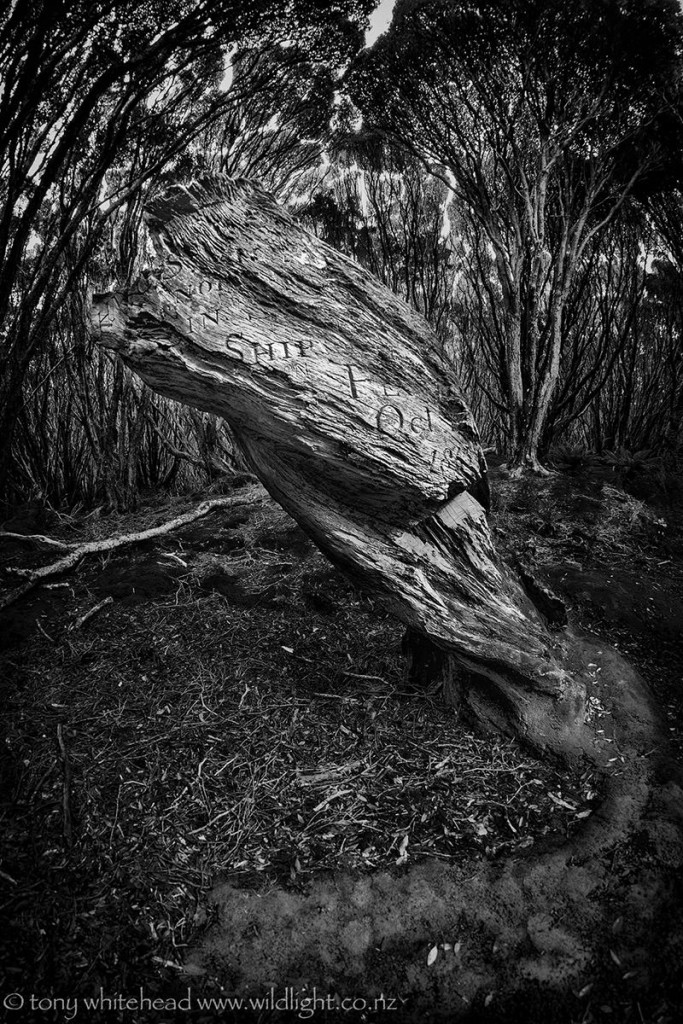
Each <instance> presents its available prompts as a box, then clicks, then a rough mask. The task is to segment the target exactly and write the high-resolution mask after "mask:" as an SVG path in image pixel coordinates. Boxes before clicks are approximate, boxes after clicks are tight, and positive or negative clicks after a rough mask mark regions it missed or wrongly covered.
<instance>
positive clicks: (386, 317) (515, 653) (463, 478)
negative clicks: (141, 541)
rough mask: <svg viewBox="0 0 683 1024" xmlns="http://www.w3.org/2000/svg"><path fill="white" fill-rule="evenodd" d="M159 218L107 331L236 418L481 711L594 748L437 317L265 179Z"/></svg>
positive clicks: (149, 367)
mask: <svg viewBox="0 0 683 1024" xmlns="http://www.w3.org/2000/svg"><path fill="white" fill-rule="evenodd" d="M148 225H149V229H150V231H151V234H152V238H153V245H154V249H155V252H156V257H157V258H156V262H155V265H154V268H153V270H152V271H151V272H150V273H148V275H147V276H146V277H145V278H143V279H141V280H139V281H138V282H137V284H136V286H135V287H134V288H133V289H130V290H128V291H120V292H114V293H110V294H108V295H106V296H99V297H96V300H95V309H94V328H95V330H96V331H97V332H98V333H99V335H100V337H101V340H102V342H103V343H104V344H105V345H108V346H110V347H112V348H114V349H116V350H117V351H118V352H119V353H120V354H121V355H122V357H123V358H124V360H125V361H126V362H127V363H128V364H129V365H130V366H131V367H133V368H134V369H135V370H136V371H137V372H138V373H139V374H140V375H141V376H142V377H143V378H144V379H145V380H146V381H147V383H149V384H150V385H151V386H152V387H153V388H155V389H156V390H158V391H160V392H162V393H163V394H166V395H168V396H170V397H174V398H177V399H180V400H182V401H184V402H186V403H188V404H190V405H194V406H196V407H198V408H202V409H205V410H207V411H210V412H214V413H217V414H219V415H221V416H223V417H225V419H226V420H227V421H228V422H229V424H230V425H231V427H232V429H233V431H234V434H235V437H236V439H237V441H238V444H239V445H240V447H241V449H242V451H243V452H244V454H245V456H246V458H247V460H248V462H249V463H250V465H251V466H252V468H253V469H254V472H255V473H256V474H257V475H258V476H259V477H260V479H261V480H262V481H263V483H264V484H265V486H266V487H267V489H268V490H269V491H270V493H271V494H272V495H273V497H274V498H276V500H277V501H279V502H280V504H281V505H282V506H283V507H284V508H285V509H286V510H287V511H288V512H289V513H290V514H291V515H292V516H293V518H294V519H296V521H297V522H298V523H299V524H300V525H301V526H302V528H303V529H304V530H305V531H306V532H307V533H308V534H309V536H311V538H312V539H313V540H314V542H315V543H316V544H317V545H318V546H319V547H320V548H321V549H322V550H323V551H324V553H325V554H326V555H327V556H328V557H329V558H330V559H331V561H333V562H334V563H335V564H336V565H338V566H340V567H341V568H342V569H343V570H344V571H345V572H346V573H348V574H349V575H350V576H352V577H353V578H355V579H356V580H357V581H358V582H360V583H361V584H362V585H363V586H365V587H366V588H368V589H370V590H371V591H372V592H373V593H375V594H377V595H378V596H380V597H381V598H382V600H383V601H384V603H385V605H386V606H387V607H388V608H389V609H390V610H391V611H392V612H393V613H395V614H396V615H397V616H398V617H399V618H400V619H402V620H403V621H404V622H405V623H406V624H407V625H408V627H409V628H410V629H412V630H414V631H415V632H417V633H418V634H421V635H422V636H425V637H427V638H428V639H429V640H430V641H431V642H432V643H433V644H435V645H436V646H437V647H438V648H439V649H441V650H443V651H445V652H448V654H449V655H450V656H451V657H452V658H453V659H454V661H455V663H456V664H457V665H458V666H459V667H460V668H462V669H465V670H466V671H467V672H468V673H470V675H469V677H468V678H469V680H470V681H469V682H468V684H467V686H466V693H465V695H464V696H465V699H466V700H467V703H468V704H469V706H470V707H471V708H472V709H473V710H474V711H475V713H476V714H477V715H478V716H479V717H481V718H484V719H487V720H489V721H493V722H495V723H496V724H497V725H499V726H503V727H507V728H512V729H516V730H517V731H519V732H521V733H523V734H524V735H525V736H526V738H527V739H528V740H529V741H530V742H531V743H532V744H533V745H534V746H536V747H537V748H541V749H552V750H555V751H557V752H558V753H561V754H564V755H566V756H575V755H577V754H579V753H589V752H590V749H591V744H592V739H591V734H590V731H589V730H587V729H586V727H585V721H584V720H585V714H584V711H585V708H584V691H583V687H582V684H581V683H579V682H578V681H577V678H576V677H575V676H573V675H572V674H571V673H568V672H566V671H564V670H563V669H562V668H561V666H560V664H559V663H558V661H557V660H556V657H555V655H557V656H559V657H560V658H561V657H562V656H563V654H562V650H561V645H560V644H559V643H558V642H557V641H556V640H554V639H553V637H552V636H551V635H550V634H549V632H548V631H547V630H546V628H545V625H544V623H543V621H542V618H541V616H540V615H539V614H538V612H537V611H536V609H535V608H534V606H533V605H532V604H531V602H530V601H529V600H528V599H527V597H526V596H525V594H524V591H523V590H522V588H521V586H520V584H519V583H518V581H517V580H516V578H515V577H514V576H513V575H512V574H511V573H510V571H509V570H507V569H506V567H505V566H504V565H503V564H502V563H501V562H500V560H499V559H498V557H497V555H496V552H495V550H494V546H493V543H492V540H491V535H490V532H489V527H488V523H487V518H486V511H487V508H488V484H487V479H486V467H485V462H484V459H483V455H482V452H481V448H480V445H479V439H478V435H477V430H476V427H475V424H474V422H473V419H472V416H471V414H470V412H469V410H468V409H467V407H466V405H465V403H464V401H463V399H462V396H461V394H460V392H459V390H458V387H457V384H456V382H455V371H454V367H453V366H452V365H450V364H449V363H448V361H447V359H446V358H445V357H444V355H443V354H442V351H441V346H440V345H439V343H438V340H437V338H436V336H435V335H434V334H433V332H432V331H431V329H430V328H429V327H428V325H427V324H426V322H425V321H424V320H423V319H422V318H421V317H420V316H419V315H417V314H416V313H415V312H413V311H412V310H411V309H410V308H409V307H408V306H407V305H406V304H405V303H404V302H403V301H402V300H401V299H399V298H398V297H396V296H395V295H393V294H392V293H391V292H389V291H388V290H387V289H386V288H385V287H383V286H382V285H381V284H380V283H379V282H378V281H377V280H376V279H375V278H373V277H372V276H370V275H369V274H368V273H367V272H366V271H364V270H362V268H360V267H359V266H358V265H357V264H355V263H354V262H352V261H351V260H349V259H347V258H345V257H344V256H342V255H340V254H339V253H337V252H335V251H334V250H332V249H330V248H329V247H328V246H326V245H324V244H323V243H321V242H320V241H319V240H317V239H315V238H314V237H313V236H311V235H310V234H308V233H307V232H306V231H304V230H303V229H302V228H301V227H299V226H298V225H297V224H296V223H295V222H294V221H293V219H292V218H291V216H290V215H289V214H287V213H286V212H285V211H284V210H283V209H281V208H280V207H278V205H277V204H276V203H275V202H274V201H273V200H272V199H271V198H269V197H268V196H267V195H266V194H265V193H263V192H262V191H260V190H259V189H258V188H257V187H255V186H254V185H252V184H249V183H247V182H245V181H236V182H233V181H230V180H228V179H225V178H219V179H212V180H207V181H204V182H200V183H194V184H192V185H190V186H187V187H185V186H182V187H181V186H179V187H176V188H174V189H171V190H170V191H169V192H168V193H167V194H166V195H165V196H164V197H162V198H161V199H159V200H158V201H157V202H156V203H155V204H154V205H153V207H152V208H151V209H150V210H149V211H148Z"/></svg>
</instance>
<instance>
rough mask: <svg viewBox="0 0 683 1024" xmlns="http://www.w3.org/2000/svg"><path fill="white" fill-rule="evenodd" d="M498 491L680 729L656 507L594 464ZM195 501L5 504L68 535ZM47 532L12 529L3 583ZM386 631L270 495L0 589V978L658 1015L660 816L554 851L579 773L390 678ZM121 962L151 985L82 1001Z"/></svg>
mask: <svg viewBox="0 0 683 1024" xmlns="http://www.w3.org/2000/svg"><path fill="white" fill-rule="evenodd" d="M493 490H494V493H495V495H496V508H495V511H494V524H495V527H496V531H497V540H498V543H499V546H500V547H501V549H502V550H504V551H505V554H506V557H508V558H509V559H511V560H512V561H517V562H519V563H521V564H522V565H523V566H524V567H525V569H526V570H527V571H529V572H531V573H532V574H533V575H534V576H535V578H536V579H537V580H538V581H540V582H541V583H543V584H546V585H547V586H549V587H551V588H552V590H553V591H554V592H555V593H556V594H558V595H560V596H561V597H562V598H563V599H564V600H565V601H566V602H567V605H568V609H569V617H570V623H571V626H572V628H573V629H574V630H576V631H582V632H584V633H592V634H593V635H594V637H595V638H596V640H595V642H594V644H593V646H592V647H591V646H590V644H591V641H590V639H589V640H588V641H587V644H588V646H587V647H586V648H585V651H584V653H586V655H590V658H593V659H594V660H592V661H590V658H589V663H590V664H592V665H593V668H592V669H591V671H592V672H594V673H595V672H597V671H598V670H600V669H602V670H603V671H604V672H605V673H609V672H613V673H619V672H620V671H623V664H622V663H621V662H620V661H619V660H618V659H617V658H616V656H615V655H612V654H611V651H612V647H611V646H610V645H613V646H614V647H616V648H618V650H619V651H620V652H621V653H622V654H624V655H625V656H626V657H627V658H628V660H629V662H630V663H631V664H632V665H634V666H635V667H636V668H637V669H638V670H639V671H640V672H641V674H642V675H643V677H644V678H645V679H646V681H647V683H648V684H649V685H650V687H651V688H652V690H653V692H654V695H655V702H656V705H657V707H658V708H659V709H660V711H661V712H662V714H664V715H665V716H666V721H667V725H666V729H667V730H668V731H669V733H670V735H671V739H672V742H673V744H674V749H676V745H678V746H677V749H678V750H680V735H681V724H682V720H681V715H682V714H683V701H682V699H681V683H682V680H683V643H682V641H681V637H682V630H681V625H682V624H683V622H682V620H683V612H682V610H681V596H682V595H683V529H682V525H683V524H682V523H681V520H680V519H679V518H677V513H676V510H675V509H673V508H669V507H664V506H658V507H654V506H648V505H646V504H645V503H643V502H641V501H638V500H636V499H634V498H632V497H631V496H630V495H628V494H626V493H625V492H624V491H623V490H621V489H620V488H618V487H616V486H614V484H613V482H611V481H610V482H608V481H606V480H605V479H604V478H601V477H599V476H597V475H592V476H584V477H581V476H578V477H577V476H571V475H569V474H566V475H559V476H556V477H553V478H551V479H550V480H548V481H538V480H536V479H533V480H528V481H527V480H523V481H521V482H519V481H517V482H512V481H509V480H507V479H506V478H504V477H503V476H501V475H500V474H497V473H494V482H493ZM236 495H237V496H238V497H239V491H238V492H236ZM190 506H191V502H185V503H182V502H178V501H175V502H164V501H156V502H155V503H150V505H148V506H146V507H145V508H144V509H143V510H141V511H140V512H139V513H137V514H136V515H134V516H127V517H122V516H99V517H98V516H90V517H80V518H79V517H75V518H67V517H55V516H51V515H49V514H45V513H41V512H40V511H39V510H24V511H23V512H22V513H21V514H18V515H17V516H16V517H15V518H14V519H13V520H11V521H7V522H5V524H4V526H5V529H8V530H16V531H18V532H43V533H49V534H50V535H51V536H54V537H60V538H61V539H66V540H74V539H91V538H95V537H98V536H107V535H110V534H113V533H124V532H130V531H131V530H134V529H142V528H144V527H147V526H150V525H153V524H154V523H160V522H163V521H165V520H166V519H170V518H172V517H173V516H174V515H176V514H178V513H179V512H181V511H185V510H186V509H187V507H190ZM48 557H49V556H46V555H45V553H43V554H42V555H40V556H39V555H37V553H36V552H35V551H33V550H31V549H27V548H26V546H24V545H20V544H12V543H10V542H5V543H4V544H3V548H2V559H3V564H4V566H5V571H4V574H3V579H4V580H5V581H6V583H7V586H8V587H9V586H10V576H9V573H8V572H7V567H10V566H14V567H17V566H28V565H32V564H37V562H38V561H39V560H41V561H42V562H45V561H46V559H47V558H48ZM107 597H111V598H112V599H113V602H112V603H111V604H109V605H108V606H105V607H103V608H102V610H101V611H99V612H98V613H97V614H96V615H95V616H93V618H92V619H90V620H89V621H88V622H87V623H86V624H85V625H84V626H83V627H81V628H77V627H76V625H75V623H76V622H77V620H78V618H79V616H81V615H83V614H84V613H85V612H86V611H88V609H90V608H93V607H94V606H95V605H97V604H98V603H99V602H101V601H102V600H103V599H104V598H107ZM401 634H402V629H401V627H400V626H399V625H398V624H396V623H395V622H394V621H392V620H391V619H390V618H389V617H387V616H386V615H385V614H384V613H383V611H382V610H381V609H380V608H379V607H378V606H377V605H376V604H375V602H374V601H373V600H372V598H371V597H368V596H365V595H362V594H360V593H358V592H357V591H356V590H355V589H354V588H353V587H352V586H351V585H350V584H349V583H348V582H347V581H346V580H345V579H344V578H343V577H342V576H340V575H339V574H338V573H337V572H336V570H334V569H333V568H331V567H330V566H329V565H328V564H327V563H326V562H325V561H324V559H322V557H321V556H320V555H319V554H318V553H317V552H316V551H315V550H314V549H313V547H312V546H311V545H310V543H309V542H308V540H307V539H306V537H305V536H304V535H303V534H302V533H301V532H300V531H299V530H298V529H297V528H296V526H295V525H294V524H293V523H292V522H291V520H289V519H288V518H287V517H286V516H285V515H284V513H282V512H281V511H280V510H279V509H278V508H277V507H276V506H274V505H273V504H272V503H270V502H269V501H267V500H264V498H263V496H262V495H261V496H260V504H258V505H256V506H254V505H251V504H250V502H249V501H248V500H245V501H244V502H242V503H241V504H240V505H239V506H238V507H236V508H235V509H234V510H231V511H229V512H227V513H225V512H224V513H220V514H219V513H216V514H214V515H212V516H211V517H210V518H207V519H204V520H201V521H198V522H197V523H194V524H191V525H189V526H187V527H184V528H183V529H182V530H179V531H178V532H177V533H175V534H173V535H171V536H167V537H164V538H160V539H158V540H157V541H154V542H151V543H147V544H145V545H138V546H135V547H133V548H128V549H126V550H125V551H122V552H119V553H116V554H113V555H111V556H108V557H106V558H101V559H96V560H91V561H90V562H84V563H83V564H82V565H81V567H80V568H79V570H78V571H77V572H75V573H72V574H70V575H68V576H66V577H64V579H63V580H60V581H58V582H57V583H55V584H52V585H49V586H46V587H43V588H41V589H40V590H38V591H36V592H35V593H34V594H32V595H29V596H28V597H27V598H26V599H25V600H24V601H23V602H21V603H20V604H17V605H15V606H13V607H11V608H9V609H8V610H7V611H6V612H5V613H4V615H3V619H2V622H1V624H0V641H1V643H2V647H3V650H2V654H1V655H0V657H1V659H2V667H1V669H0V672H1V678H2V679H3V680H4V681H3V683H2V688H3V690H4V695H5V698H6V708H7V710H6V715H5V736H4V746H3V750H2V762H1V764H2V772H3V779H4V785H3V790H2V792H3V807H2V817H3V832H4V840H3V852H2V861H1V862H0V885H1V886H2V892H3V897H2V903H3V916H4V918H5V920H6V922H7V923H6V926H5V928H4V929H3V936H2V940H0V941H2V942H3V944H4V948H3V951H2V965H3V967H4V971H5V978H4V980H3V991H9V992H20V993H42V994H44V995H45V996H51V998H53V999H58V998H60V997H61V998H64V999H66V998H77V999H79V1000H81V1002H80V1004H79V1005H80V1008H81V1009H80V1017H79V1018H78V1019H87V1020H93V1021H96V1020H100V1019H101V1020H122V1021H131V1020H134V1021H136V1022H137V1021H141V1022H144V1021H147V1020H149V1021H163V1020H184V1019H193V1020H198V1021H211V1020H223V1021H230V1020H235V1021H242V1020H252V1019H253V1020H261V1021H266V1020H290V1019H291V1020H302V1019H310V1017H311V1015H312V1013H313V1011H314V1019H316V1020H337V1019H339V1020H344V1021H352V1020H379V1019H381V1020H389V1021H399V1020H406V1021H407V1020H442V1019H443V1020H455V1019H458V1020H468V1021H474V1020H491V1021H497V1020H500V1021H520V1022H521V1021H524V1022H525V1024H526V1022H529V1024H531V1022H533V1021H537V1020H538V1021H547V1020H552V1021H567V1022H579V1021H585V1022H589V1021H603V1020H604V1021H622V1020H623V1021H634V1022H638V1024H642V1022H647V1024H649V1022H652V1024H655V1022H657V1024H667V1022H674V1021H677V1020H678V1019H679V1018H680V1011H681V973H680V965H681V948H682V946H681V941H680V933H679V932H678V930H677V929H676V928H674V927H672V922H671V921H668V920H666V915H667V914H669V915H671V916H673V915H674V913H675V910H676V908H677V907H680V896H681V893H680V872H679V869H680V861H681V843H680V836H679V831H678V825H677V824H676V822H675V820H673V819H672V822H671V828H670V834H668V833H667V827H668V826H667V824H666V820H667V819H666V814H667V813H668V811H667V812H666V813H664V814H663V813H661V808H660V811H658V812H657V813H654V811H653V813H651V814H650V818H649V823H648V818H647V814H646V815H645V818H644V820H641V819H642V815H640V817H639V815H637V814H636V815H634V820H636V818H638V821H639V824H638V825H637V826H634V827H633V828H632V829H631V830H630V831H628V832H627V834H626V835H625V837H624V838H622V840H620V841H619V842H617V843H615V844H614V845H613V847H612V848H610V849H609V850H607V851H602V852H600V854H599V856H597V858H594V860H593V861H591V863H590V864H587V863H583V864H582V863H579V862H576V863H574V862H572V860H571V858H570V859H569V861H568V860H567V858H566V856H562V855H560V853H559V851H561V850H562V849H566V845H567V842H570V843H571V841H572V837H573V836H575V835H578V834H579V833H580V831H581V830H582V829H584V828H585V827H586V825H588V824H590V822H591V818H592V816H593V815H594V814H596V813H599V807H600V802H599V800H600V794H599V793H598V792H597V791H596V786H597V783H596V780H595V776H594V773H593V772H592V771H591V770H589V769H588V768H587V767H586V768H585V769H579V770H577V771H576V772H575V773H574V774H571V775H570V774H568V773H567V772H566V771H560V770H559V769H558V768H557V767H556V766H553V765H551V764H548V763H544V762H542V761H539V760H538V759H537V758H535V757H532V756H531V755H529V753H528V752H527V751H525V750H524V749H523V748H521V747H520V746H519V745H518V744H517V743H516V742H514V741H512V740H509V739H506V738H504V737H491V736H487V737H484V736H480V735H478V734H477V733H475V732H473V731H472V730H471V729H469V728H468V727H467V723H464V722H462V721H459V720H458V719H457V718H456V716H455V715H454V713H453V712H452V710H450V709H449V708H448V707H446V706H444V704H443V702H442V701H441V700H440V694H439V693H438V692H424V691H422V692H415V691H412V690H410V689H409V688H408V686H407V683H406V681H405V679H404V673H403V665H402V661H401V657H400V639H401ZM597 638H599V640H597ZM591 651H592V652H594V653H593V654H590V652H591ZM595 679H596V686H597V685H598V683H599V676H598V675H596V676H595ZM596 692H598V691H597V690H596ZM596 700H597V698H596ZM600 713H601V712H600V710H599V701H598V704H597V705H596V714H600ZM605 725H606V728H607V727H608V724H607V721H606V723H605ZM621 756H622V755H621V754H620V751H619V750H618V749H617V748H616V747H615V751H614V770H613V774H614V776H615V779H616V780H617V783H618V780H619V774H620V771H625V770H626V769H625V768H623V767H622V761H620V758H621ZM632 792H633V785H631V788H630V790H629V793H632ZM629 799H632V797H629ZM674 818H675V815H674ZM662 908H664V910H663V909H662ZM663 915H664V916H663ZM520 922H523V924H522V925H520ZM188 986H189V987H190V988H191V1009H187V1008H186V1006H185V1004H182V1003H181V1000H182V999H183V997H184V996H185V997H186V998H189V997H188V996H187V991H188ZM141 987H142V988H143V989H144V992H145V994H146V995H147V996H148V997H149V998H154V997H158V998H160V999H163V1000H166V1001H167V1003H168V1005H167V1007H166V1009H161V1010H154V1009H149V1008H148V1009H145V1008H143V1009H139V1008H138V1009H134V1010H125V1009H119V1010H116V1009H115V1008H113V1009H109V1010H108V1009H106V1008H104V1009H102V1008H101V1009H88V1010H86V1008H85V1002H84V1000H85V999H86V998H94V997H96V996H97V995H98V993H99V990H100V989H101V988H102V989H103V990H104V992H105V994H107V993H109V994H112V995H116V994H124V995H128V996H136V995H138V994H139V990H140V988H141ZM271 988H272V990H273V992H272V995H271V994H270V993H271ZM314 989H315V992H314ZM314 996H315V998H317V999H318V1002H317V1003H316V1004H309V1003H306V999H312V998H313V997H314ZM201 998H206V999H225V998H237V999H240V998H242V999H245V1000H248V999H249V998H254V999H257V1000H259V999H260V1000H262V1001H263V1000H266V1001H267V1000H270V1002H269V1003H268V1005H264V1004H263V1003H262V1004H261V1006H260V1008H259V1006H258V1005H256V1004H255V1006H254V1007H252V1008H249V1007H248V1006H247V1005H246V1004H245V1005H244V1007H243V1008H242V1009H235V1008H232V1009H231V1008H230V1006H229V1005H227V1004H226V1005H224V1006H223V1007H222V1008H215V1009H211V1008H210V1007H204V1008H202V1007H201V1006H200V1005H199V1000H200V999H201ZM353 999H356V1000H358V1002H356V1003H355V1004H354V1003H353V1001H351V1002H349V1001H348V1000H353ZM278 1000H279V1003H278ZM344 1000H346V1002H344ZM382 1000H384V1001H383V1002H382ZM392 1001H393V1002H392ZM363 1003H367V1005H366V1006H365V1007H364V1008H363ZM354 1007H355V1008H354ZM21 1014H22V1015H21V1016H18V1015H17V1012H12V1011H9V1012H8V1014H7V1019H8V1020H19V1019H21V1020H33V1019H35V1020H40V1021H45V1020H64V1019H66V1017H65V1014H64V1012H63V1011H62V1010H60V1009H59V1008H58V1004H56V1003H55V1004H54V1006H53V1009H52V1010H36V1011H35V1012H34V1013H33V1015H31V1014H30V1013H28V1009H27V1007H24V1009H23V1010H22V1011H21ZM27 1014H28V1015H27ZM60 1014H61V1015H60Z"/></svg>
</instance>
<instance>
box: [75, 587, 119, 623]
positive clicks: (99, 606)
mask: <svg viewBox="0 0 683 1024" xmlns="http://www.w3.org/2000/svg"><path fill="white" fill-rule="evenodd" d="M113 603H114V598H113V597H112V596H111V594H110V595H109V597H105V599H104V600H103V601H100V602H99V603H98V604H96V605H95V606H94V607H93V608H91V609H90V610H89V611H87V612H85V614H84V615H81V616H80V617H79V618H78V619H76V621H75V622H74V624H73V626H72V627H71V628H72V629H80V628H81V626H84V625H85V623H86V622H88V620H89V619H92V617H93V616H94V615H97V613H98V612H101V611H102V609H103V608H106V607H107V605H110V604H113Z"/></svg>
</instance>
